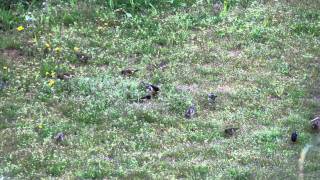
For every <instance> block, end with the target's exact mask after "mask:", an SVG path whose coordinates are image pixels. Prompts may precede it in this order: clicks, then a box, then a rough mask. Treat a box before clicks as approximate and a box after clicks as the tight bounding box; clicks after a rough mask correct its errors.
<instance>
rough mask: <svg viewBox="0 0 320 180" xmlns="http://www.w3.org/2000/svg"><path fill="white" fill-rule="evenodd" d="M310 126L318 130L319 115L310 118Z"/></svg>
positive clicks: (319, 125)
mask: <svg viewBox="0 0 320 180" xmlns="http://www.w3.org/2000/svg"><path fill="white" fill-rule="evenodd" d="M311 127H312V129H314V130H320V117H319V116H318V117H316V118H314V119H313V120H311Z"/></svg>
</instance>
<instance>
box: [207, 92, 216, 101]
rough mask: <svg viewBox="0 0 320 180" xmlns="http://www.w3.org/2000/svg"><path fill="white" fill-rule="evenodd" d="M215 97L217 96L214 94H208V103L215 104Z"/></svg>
mask: <svg viewBox="0 0 320 180" xmlns="http://www.w3.org/2000/svg"><path fill="white" fill-rule="evenodd" d="M217 97H218V96H217V95H215V94H214V93H209V94H208V101H209V103H215V102H216V98H217Z"/></svg>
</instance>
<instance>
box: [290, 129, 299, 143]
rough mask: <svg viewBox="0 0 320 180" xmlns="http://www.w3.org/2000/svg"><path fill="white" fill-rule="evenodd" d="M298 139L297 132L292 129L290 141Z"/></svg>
mask: <svg viewBox="0 0 320 180" xmlns="http://www.w3.org/2000/svg"><path fill="white" fill-rule="evenodd" d="M297 140H298V133H297V131H294V132H293V133H292V134H291V141H292V142H297Z"/></svg>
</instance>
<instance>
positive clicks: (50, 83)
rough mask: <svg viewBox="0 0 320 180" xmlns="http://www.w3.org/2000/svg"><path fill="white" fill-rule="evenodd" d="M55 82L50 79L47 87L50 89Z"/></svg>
mask: <svg viewBox="0 0 320 180" xmlns="http://www.w3.org/2000/svg"><path fill="white" fill-rule="evenodd" d="M55 83H56V82H55V81H54V80H53V79H50V80H49V82H48V85H49V86H50V87H52V86H53V85H54V84H55Z"/></svg>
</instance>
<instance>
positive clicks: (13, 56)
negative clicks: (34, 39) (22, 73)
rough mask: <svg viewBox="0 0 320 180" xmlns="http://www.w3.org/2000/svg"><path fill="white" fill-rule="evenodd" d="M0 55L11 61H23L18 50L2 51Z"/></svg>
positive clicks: (23, 58) (21, 54)
mask: <svg viewBox="0 0 320 180" xmlns="http://www.w3.org/2000/svg"><path fill="white" fill-rule="evenodd" d="M0 54H1V55H2V56H4V57H5V58H7V59H8V60H12V61H24V60H25V57H24V56H23V53H22V52H21V51H20V50H18V49H3V50H1V51H0Z"/></svg>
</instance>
